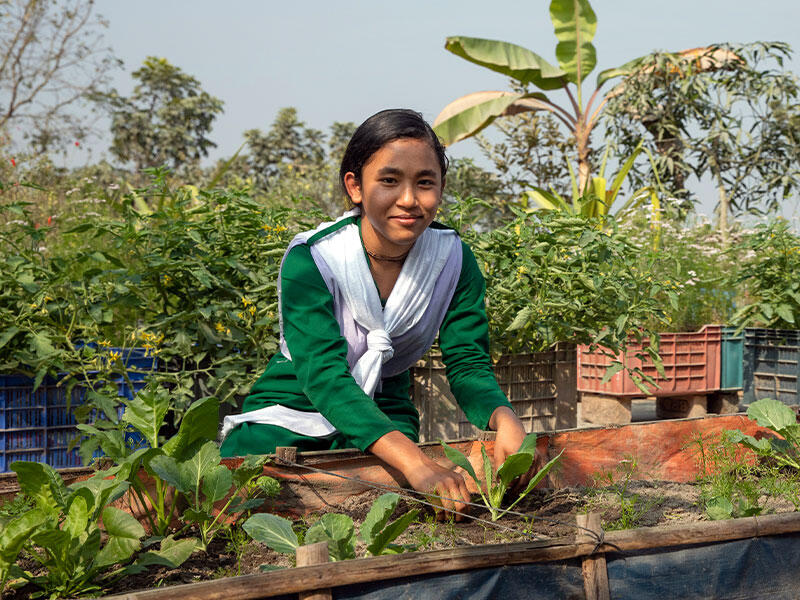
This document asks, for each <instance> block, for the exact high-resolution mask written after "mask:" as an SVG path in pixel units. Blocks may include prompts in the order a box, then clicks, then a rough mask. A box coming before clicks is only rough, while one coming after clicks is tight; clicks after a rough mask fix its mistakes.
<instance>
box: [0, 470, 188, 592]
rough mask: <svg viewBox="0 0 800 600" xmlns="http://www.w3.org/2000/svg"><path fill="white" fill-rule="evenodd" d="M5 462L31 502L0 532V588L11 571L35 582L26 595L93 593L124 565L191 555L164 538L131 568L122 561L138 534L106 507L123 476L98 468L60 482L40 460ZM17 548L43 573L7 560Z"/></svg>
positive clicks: (133, 523)
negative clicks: (73, 480) (69, 482)
mask: <svg viewBox="0 0 800 600" xmlns="http://www.w3.org/2000/svg"><path fill="white" fill-rule="evenodd" d="M11 468H12V469H13V470H14V471H15V472H16V473H17V480H18V481H19V485H20V488H21V489H22V491H23V493H25V494H26V495H27V496H29V497H30V498H31V499H32V500H33V502H34V506H33V508H30V509H29V510H27V511H25V512H23V513H22V514H21V515H19V516H17V517H16V518H14V519H12V520H11V521H10V522H9V523H7V525H6V527H4V528H3V531H2V533H0V589H2V586H3V584H4V583H5V580H6V578H7V576H8V575H9V574H11V575H12V576H13V577H17V578H21V579H22V580H26V581H28V582H29V583H32V584H34V585H35V586H37V587H39V588H40V589H41V591H40V592H37V593H35V594H34V595H33V596H32V597H34V598H36V597H42V596H48V597H50V598H62V597H73V596H77V595H86V594H93V593H97V592H100V591H102V590H103V589H105V587H106V586H107V585H108V584H109V583H110V582H111V581H113V580H114V579H116V578H119V577H121V576H123V575H125V574H126V573H128V572H134V571H136V570H138V569H142V568H144V566H146V565H148V564H162V565H167V566H169V567H172V568H174V567H176V566H177V565H178V564H180V563H181V562H183V560H185V559H186V558H188V556H189V554H191V551H192V549H193V547H194V545H193V544H191V545H189V546H188V547H187V545H186V544H183V546H182V547H173V548H170V542H167V543H166V544H164V543H162V545H161V549H160V550H158V551H150V552H146V553H145V554H143V555H142V556H141V557H139V560H138V562H139V565H138V566H137V567H133V566H130V565H129V566H128V567H125V566H124V565H125V564H126V563H129V562H130V561H131V560H132V557H133V554H134V553H135V552H136V551H138V550H139V549H140V548H141V541H140V540H141V538H143V537H144V535H145V530H144V528H143V527H142V525H141V524H140V523H139V522H138V521H137V520H136V519H135V518H134V517H132V516H131V515H129V514H127V513H126V512H124V511H122V510H120V509H118V508H115V507H113V506H110V504H111V503H112V502H113V501H114V500H116V499H118V498H119V497H121V496H122V495H123V494H124V493H125V491H126V489H127V487H128V484H127V483H126V482H125V481H121V480H120V479H117V478H114V477H108V475H109V473H107V472H101V473H98V474H96V475H94V476H92V477H91V478H89V479H87V480H86V481H82V482H77V483H74V484H72V485H70V486H69V487H67V486H65V485H64V482H63V481H62V479H61V477H60V476H59V475H58V474H57V473H56V472H55V471H54V470H53V469H52V467H50V466H48V465H45V464H40V463H28V462H15V463H12V465H11ZM111 474H113V473H111ZM101 521H102V527H101V525H100V523H101ZM23 550H24V551H25V552H26V555H27V556H29V557H30V558H31V559H32V560H33V561H34V562H36V563H38V564H39V565H40V566H41V567H42V568H43V569H44V571H45V572H44V574H43V575H34V574H33V573H31V572H28V571H24V570H22V569H21V568H20V567H19V566H18V565H15V564H14V562H15V561H16V559H17V556H18V555H19V553H20V552H21V551H23ZM115 565H122V567H119V568H116V569H115V568H114V566H115Z"/></svg>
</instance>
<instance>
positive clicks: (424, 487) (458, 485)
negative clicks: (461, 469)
mask: <svg viewBox="0 0 800 600" xmlns="http://www.w3.org/2000/svg"><path fill="white" fill-rule="evenodd" d="M425 458H426V459H427V460H426V463H424V464H421V465H420V466H419V467H416V468H413V469H411V470H410V471H409V473H408V474H406V479H407V480H408V483H409V485H411V487H413V488H414V489H415V490H417V491H418V492H422V493H424V494H426V493H430V494H435V495H436V496H443V498H441V499H439V498H435V497H432V496H428V498H427V499H428V500H429V501H432V502H434V503H441V506H442V508H443V509H444V510H443V511H436V517H437V518H438V519H439V520H440V521H442V520H444V519H445V518H446V517H447V511H453V510H455V511H457V512H460V513H463V512H466V511H467V505H466V504H465V502H469V500H470V493H469V491H467V483H466V481H464V477H463V476H462V475H461V474H460V473H456V472H455V471H451V470H450V469H447V468H445V467H443V466H441V465H440V464H438V463H436V462H435V461H433V460H431V459H429V458H427V457H425ZM455 518H456V521H461V520H463V518H464V517H463V516H462V515H458V514H457V515H455Z"/></svg>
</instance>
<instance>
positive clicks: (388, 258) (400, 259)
mask: <svg viewBox="0 0 800 600" xmlns="http://www.w3.org/2000/svg"><path fill="white" fill-rule="evenodd" d="M364 250H366V251H367V254H368V255H369V256H370V257H371V258H374V259H375V260H385V261H387V262H397V263H399V262H403V261H404V260H405V259H406V256H408V252H411V250H409V251H408V252H406V253H405V254H403V255H402V256H381V255H380V254H375V253H374V252H371V251H370V250H369V248H367V247H364Z"/></svg>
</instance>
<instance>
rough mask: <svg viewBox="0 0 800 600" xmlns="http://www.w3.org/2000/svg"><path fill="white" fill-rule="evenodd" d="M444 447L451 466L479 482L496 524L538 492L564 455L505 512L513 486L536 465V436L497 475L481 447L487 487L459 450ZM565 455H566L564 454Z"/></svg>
mask: <svg viewBox="0 0 800 600" xmlns="http://www.w3.org/2000/svg"><path fill="white" fill-rule="evenodd" d="M442 446H443V447H444V454H445V456H446V457H447V458H448V460H450V462H452V463H453V464H455V465H456V466H459V467H461V468H462V469H464V470H465V471H466V472H467V473H468V474H469V476H470V477H472V479H473V480H475V485H476V486H477V487H478V491H479V492H480V494H481V498H482V499H483V503H484V504H485V505H486V508H488V509H489V512H490V513H491V515H492V521H497V520H498V519H499V518H500V517H502V516H503V515H504V514H506V513H507V512H508V511H510V510H511V509H512V508H514V506H516V505H517V503H518V502H519V501H520V500H522V499H523V498H524V497H525V496H527V495H528V493H529V492H530V491H531V490H532V489H533V488H535V487H536V485H537V484H538V483H539V482H540V481H541V480H542V479H544V477H545V475H547V473H548V472H549V471H550V469H552V468H553V466H555V464H556V463H557V462H558V460H559V458H561V453H559V454H558V456H556V457H555V458H553V459H552V460H550V462H548V463H547V464H546V465H545V466H543V467H542V468H541V469H540V470H539V471H538V472H537V473H536V475H534V476H533V477H532V478H531V480H530V482H529V483H528V485H527V487H526V488H525V489H524V490H523V491H522V493H520V495H519V497H518V498H517V499H516V500H514V502H512V503H511V505H509V506H508V508H505V509H503V508H501V504H502V502H503V497H504V496H505V495H506V492H507V491H508V488H509V486H510V485H511V483H512V482H513V481H514V480H515V479H516V478H517V477H519V476H520V475H524V474H525V473H527V472H528V471H529V470H530V468H531V465H532V464H533V459H534V457H535V456H536V434H535V433H530V434H528V435H527V436H525V439H524V440H523V441H522V445H521V446H520V448H519V450H517V452H516V454H512V455H510V456H509V457H507V458H506V459H505V461H503V464H502V465H500V467H499V468H498V469H497V471H494V469H493V468H492V461H490V460H489V456H488V455H487V454H486V447H485V446H483V445H481V455H482V456H483V472H484V482H483V483H482V482H481V481H480V480H479V479H478V476H477V475H476V474H475V469H473V468H472V465H471V464H470V462H469V459H467V457H466V456H465V455H464V454H462V453H461V452H459V451H458V450H456V449H455V448H453V447H451V446H448V445H447V444H446V443H444V442H442ZM561 452H563V450H562V451H561Z"/></svg>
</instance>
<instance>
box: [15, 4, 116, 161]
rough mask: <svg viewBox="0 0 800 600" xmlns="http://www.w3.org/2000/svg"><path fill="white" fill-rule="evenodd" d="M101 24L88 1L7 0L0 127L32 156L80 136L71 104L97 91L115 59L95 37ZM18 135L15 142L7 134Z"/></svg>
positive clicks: (82, 122) (83, 126)
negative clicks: (27, 148) (25, 145)
mask: <svg viewBox="0 0 800 600" xmlns="http://www.w3.org/2000/svg"><path fill="white" fill-rule="evenodd" d="M106 26H107V23H106V22H105V21H104V20H103V19H102V18H100V17H98V16H97V15H95V14H94V2H93V0H69V1H67V2H55V1H52V0H11V1H9V2H4V3H3V6H2V26H0V56H2V57H3V58H2V60H0V104H1V105H2V106H3V111H2V115H0V131H2V133H3V136H4V137H6V142H12V143H14V145H15V146H16V147H17V149H21V148H22V142H24V143H27V144H28V146H29V149H30V150H31V151H33V152H34V153H42V152H46V151H48V150H53V149H55V148H56V147H57V145H58V144H63V143H65V142H67V141H68V142H69V144H70V145H72V143H73V142H76V140H83V139H84V138H85V136H86V135H87V133H89V126H88V125H87V119H86V118H82V117H80V116H79V115H78V114H77V113H76V112H74V109H75V108H76V107H80V106H81V104H83V101H84V99H85V96H86V94H87V93H91V92H93V91H96V90H98V89H102V88H103V87H104V86H105V85H106V84H107V83H108V80H109V78H110V75H111V72H112V68H113V67H114V66H115V65H116V64H117V62H118V61H116V60H115V59H114V58H113V56H112V54H111V50H110V48H108V47H107V46H106V45H105V42H104V40H103V29H104V28H105V27H106ZM16 132H22V139H9V137H10V138H15V137H17V136H16Z"/></svg>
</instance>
